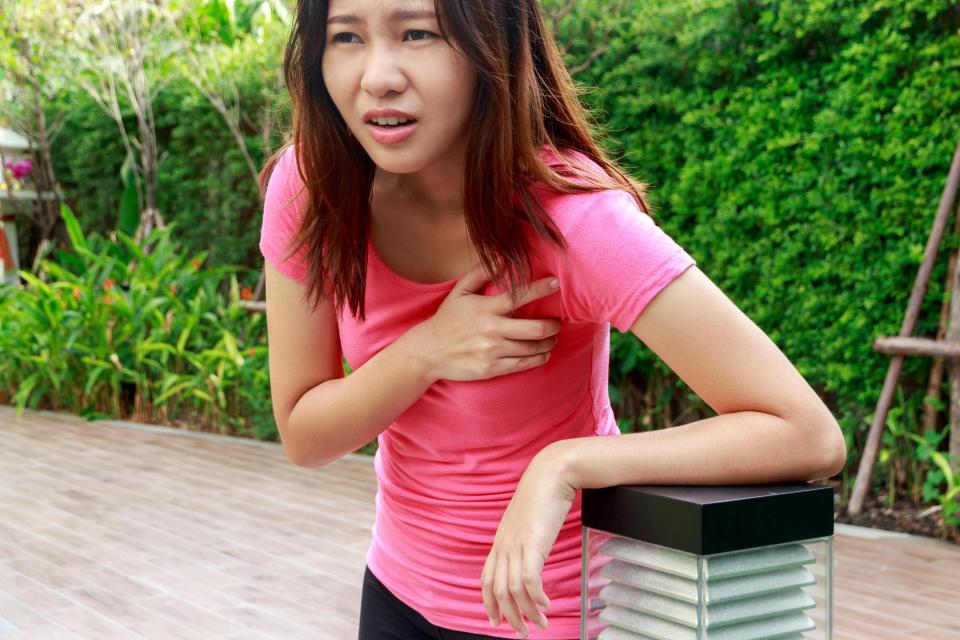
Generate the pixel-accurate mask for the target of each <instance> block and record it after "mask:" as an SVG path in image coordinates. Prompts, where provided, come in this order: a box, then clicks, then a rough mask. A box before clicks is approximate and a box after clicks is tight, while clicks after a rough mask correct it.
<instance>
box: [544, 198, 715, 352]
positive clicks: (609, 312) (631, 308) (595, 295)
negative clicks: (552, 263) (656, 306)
mask: <svg viewBox="0 0 960 640" xmlns="http://www.w3.org/2000/svg"><path fill="white" fill-rule="evenodd" d="M567 197H568V198H572V199H573V200H571V201H570V202H571V204H570V205H568V206H569V208H570V209H572V210H573V211H572V212H568V215H569V217H570V222H569V226H568V230H567V231H565V232H564V237H565V239H566V242H567V249H566V251H564V250H562V249H561V250H560V253H561V256H560V259H559V260H558V271H559V274H558V279H559V280H560V295H561V299H562V300H563V305H564V309H565V310H566V313H567V315H568V317H569V319H570V320H572V321H574V322H595V323H603V322H609V323H610V324H612V325H613V326H614V327H616V328H617V329H618V330H619V331H621V332H623V333H627V332H628V331H630V327H631V326H633V323H634V321H635V320H636V319H637V317H638V316H639V315H640V313H641V312H642V311H643V310H644V308H646V306H647V305H648V304H649V303H650V301H651V300H653V298H654V297H655V296H656V295H657V294H658V293H660V291H662V290H663V289H664V288H665V287H666V286H667V285H668V284H670V283H671V282H673V280H674V279H675V278H677V276H679V275H680V274H681V273H683V272H684V271H685V270H686V269H688V268H689V267H690V266H692V265H694V264H696V261H695V260H694V259H693V258H692V257H691V256H690V255H689V254H688V253H687V252H686V251H685V250H684V249H683V248H682V247H681V246H680V245H679V244H677V243H676V242H675V241H674V240H673V238H671V237H670V236H669V235H667V233H666V232H664V231H663V230H662V229H661V228H660V227H659V226H657V224H656V223H655V222H654V220H653V219H652V218H651V217H650V216H649V215H647V214H646V213H644V212H643V211H642V210H641V209H640V207H639V206H637V203H636V201H634V199H633V197H632V196H631V195H630V194H629V193H628V192H626V191H622V190H606V191H596V192H591V193H586V194H573V195H572V196H567ZM571 214H572V215H571Z"/></svg>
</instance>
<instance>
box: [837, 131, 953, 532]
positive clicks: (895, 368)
mask: <svg viewBox="0 0 960 640" xmlns="http://www.w3.org/2000/svg"><path fill="white" fill-rule="evenodd" d="M958 186H960V143H958V144H957V147H956V149H954V152H953V160H952V162H951V163H950V170H949V172H948V173H947V183H946V185H945V186H944V188H943V194H942V195H941V197H940V206H939V207H937V215H936V217H935V218H934V222H933V228H932V229H931V230H930V236H929V237H928V238H927V245H926V247H925V248H924V252H923V261H922V262H921V263H920V270H919V271H918V272H917V278H916V280H915V281H914V283H913V290H912V291H911V292H910V301H909V303H908V305H907V314H906V316H905V317H904V319H903V324H902V325H901V327H900V336H902V337H909V336H911V335H912V334H913V330H914V328H916V325H917V318H918V317H919V315H920V306H921V304H922V303H923V296H924V295H925V294H926V292H927V283H928V282H929V281H930V273H931V271H933V265H934V263H935V262H936V260H937V250H938V249H939V247H940V242H941V241H942V240H943V233H944V230H945V229H946V226H947V217H948V215H949V213H950V210H951V209H953V204H954V202H955V201H956V197H957V188H958ZM903 358H904V356H903V355H900V354H898V355H894V356H893V358H891V360H890V366H889V367H888V368H887V375H886V377H885V378H884V380H883V388H882V389H881V391H880V398H879V399H878V401H877V408H876V410H875V411H874V414H873V422H872V423H871V424H870V431H869V432H868V433H867V442H866V445H865V446H864V448H863V456H862V457H861V459H860V468H859V469H858V470H857V479H856V481H855V482H854V485H853V492H852V493H851V494H850V503H849V504H848V505H847V512H848V513H849V514H850V515H857V514H859V513H860V511H861V510H862V509H863V498H864V496H866V494H867V491H868V490H869V489H870V482H871V478H872V476H873V465H874V463H875V462H876V459H877V449H878V447H879V446H880V438H881V437H882V435H883V427H884V425H885V424H886V422H887V414H888V413H889V411H890V403H891V402H892V400H893V392H894V390H895V389H896V386H897V380H898V379H899V378H900V372H901V371H902V370H903Z"/></svg>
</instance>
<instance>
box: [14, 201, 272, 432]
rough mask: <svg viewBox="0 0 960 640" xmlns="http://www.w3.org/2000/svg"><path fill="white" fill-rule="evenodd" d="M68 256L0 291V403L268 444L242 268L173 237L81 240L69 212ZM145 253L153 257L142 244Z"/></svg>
mask: <svg viewBox="0 0 960 640" xmlns="http://www.w3.org/2000/svg"><path fill="white" fill-rule="evenodd" d="M63 216H64V219H65V221H66V225H67V233H68V234H69V237H70V240H71V242H72V245H73V251H72V252H66V251H63V250H57V257H56V260H49V259H47V260H43V261H42V263H41V267H40V273H39V274H38V275H32V274H30V273H28V272H24V271H21V276H22V277H23V279H24V280H25V281H26V287H24V288H19V287H12V286H10V285H3V286H0V317H2V318H3V327H4V330H3V331H2V332H0V351H2V352H3V353H4V355H5V363H4V366H3V368H2V369H0V396H6V399H8V400H9V401H12V402H13V403H15V404H16V405H17V409H18V412H22V411H23V409H24V407H28V406H29V407H31V408H39V407H50V408H53V409H55V410H66V411H71V412H73V413H77V414H79V415H83V416H87V417H90V418H94V417H105V416H114V417H132V418H134V419H138V420H144V421H158V420H161V421H165V422H177V421H183V420H187V421H190V422H191V423H193V424H195V425H196V426H197V428H200V429H203V430H218V431H224V432H225V431H232V432H236V433H240V434H246V433H250V434H253V435H254V436H256V437H258V438H268V439H274V438H275V436H276V427H275V425H274V423H273V417H272V413H271V408H270V389H269V381H268V378H267V355H266V353H267V347H266V332H265V324H266V323H265V318H264V316H263V315H262V314H250V313H249V312H248V311H246V310H245V309H243V308H242V307H241V306H240V305H239V300H240V289H239V286H238V283H237V277H236V276H237V273H238V272H239V271H241V268H238V267H215V268H206V269H204V268H202V264H203V261H204V259H205V257H206V256H205V254H204V253H202V252H201V253H200V254H197V255H195V256H194V257H192V258H190V257H188V255H187V254H186V253H184V252H183V251H182V250H181V249H180V247H179V246H178V245H177V244H175V243H174V242H173V241H172V240H171V236H172V234H173V233H174V231H175V229H176V225H175V224H174V225H170V226H168V227H167V228H165V229H162V230H157V231H154V232H153V233H152V234H151V235H150V236H149V237H148V238H147V239H146V241H145V242H144V243H143V245H140V244H137V243H135V242H134V241H133V240H132V239H131V238H130V237H129V236H127V235H126V234H125V233H123V232H120V231H118V232H116V234H115V235H116V240H117V242H110V241H108V240H107V239H105V238H103V237H101V236H98V235H92V236H90V237H89V238H87V237H85V236H84V234H83V233H82V231H81V229H80V225H79V223H78V222H77V220H76V218H75V217H74V216H73V214H72V213H71V212H70V210H69V208H68V207H66V206H64V208H63ZM145 246H149V247H150V248H151V251H150V253H149V254H147V253H145V252H144V247H145Z"/></svg>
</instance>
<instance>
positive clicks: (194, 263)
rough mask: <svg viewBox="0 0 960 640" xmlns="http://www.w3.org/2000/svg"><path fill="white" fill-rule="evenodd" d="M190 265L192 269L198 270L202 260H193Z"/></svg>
mask: <svg viewBox="0 0 960 640" xmlns="http://www.w3.org/2000/svg"><path fill="white" fill-rule="evenodd" d="M190 264H192V265H193V268H194V269H199V268H200V265H201V264H203V260H201V259H200V258H194V259H193V260H191V261H190Z"/></svg>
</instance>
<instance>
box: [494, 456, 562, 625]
mask: <svg viewBox="0 0 960 640" xmlns="http://www.w3.org/2000/svg"><path fill="white" fill-rule="evenodd" d="M576 495H577V489H576V487H574V486H573V485H572V484H570V482H569V481H568V480H567V478H566V476H565V474H564V472H563V466H562V464H561V463H560V459H559V457H558V456H557V455H555V449H550V448H549V447H547V448H544V449H543V450H542V451H540V453H538V454H537V455H536V456H535V457H534V458H533V460H532V461H531V462H530V464H529V466H528V467H527V469H526V471H525V472H524V474H523V477H521V478H520V482H519V484H518V485H517V490H516V491H515V492H514V494H513V498H512V499H511V500H510V504H509V505H507V509H506V511H505V512H504V514H503V518H502V519H501V521H500V527H499V528H498V529H497V533H496V536H494V540H493V548H492V549H491V551H490V555H489V556H487V561H486V562H485V563H484V565H483V572H482V574H481V576H480V583H481V586H482V588H483V608H484V610H485V611H486V613H487V616H488V617H489V618H490V624H491V625H492V626H494V627H499V626H500V624H501V623H502V621H501V614H502V615H504V616H506V618H507V621H508V622H509V623H510V626H512V627H513V628H514V629H515V630H516V631H517V634H518V636H517V637H519V638H526V637H527V634H528V632H529V631H528V629H527V625H526V624H525V623H524V621H523V617H522V615H521V611H522V612H523V613H524V614H526V616H527V618H528V619H529V620H531V621H533V622H534V623H535V624H536V625H537V626H539V627H540V628H541V629H545V628H546V626H547V617H546V616H545V615H544V614H543V613H542V612H541V611H540V609H539V608H538V606H539V607H543V609H544V610H545V611H549V610H550V599H549V598H548V597H547V595H546V594H545V593H544V591H543V579H542V572H543V565H544V563H545V562H546V559H547V556H549V555H550V550H551V549H552V548H553V543H554V542H555V541H556V539H557V536H558V535H559V533H560V528H561V527H562V526H563V522H564V520H565V519H566V517H567V513H568V512H569V511H570V506H571V505H572V504H573V501H574V499H575V498H576Z"/></svg>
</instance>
